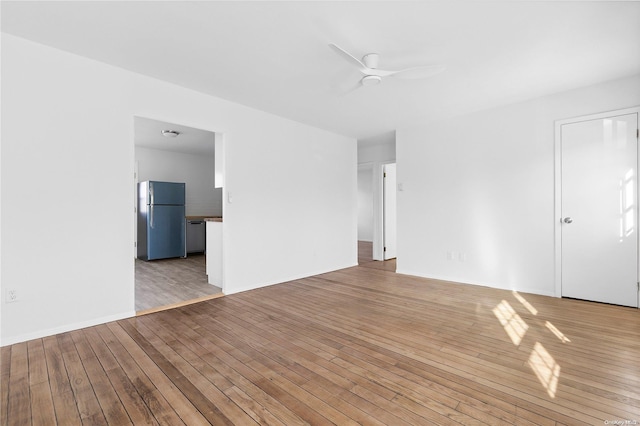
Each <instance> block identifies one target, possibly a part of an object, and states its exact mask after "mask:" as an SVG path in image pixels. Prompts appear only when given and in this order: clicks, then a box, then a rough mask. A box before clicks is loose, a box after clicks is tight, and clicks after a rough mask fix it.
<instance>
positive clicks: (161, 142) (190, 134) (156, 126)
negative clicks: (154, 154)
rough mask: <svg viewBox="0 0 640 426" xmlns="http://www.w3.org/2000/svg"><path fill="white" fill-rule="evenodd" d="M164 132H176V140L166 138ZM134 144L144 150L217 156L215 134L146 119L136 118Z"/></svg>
mask: <svg viewBox="0 0 640 426" xmlns="http://www.w3.org/2000/svg"><path fill="white" fill-rule="evenodd" d="M163 130H175V131H177V132H179V133H180V134H179V135H178V136H176V137H175V138H170V137H166V136H164V135H163V134H162V131H163ZM134 133H135V135H134V143H135V145H136V146H141V147H143V148H152V149H161V150H163V151H173V152H180V153H183V154H191V155H207V156H214V155H215V133H213V132H209V131H207V130H200V129H194V128H193V127H187V126H180V125H177V124H172V123H167V122H164V121H157V120H152V119H149V118H144V117H135V118H134Z"/></svg>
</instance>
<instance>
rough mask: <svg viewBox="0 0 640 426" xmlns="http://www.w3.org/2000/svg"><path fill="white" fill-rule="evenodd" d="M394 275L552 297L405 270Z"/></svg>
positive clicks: (546, 294)
mask: <svg viewBox="0 0 640 426" xmlns="http://www.w3.org/2000/svg"><path fill="white" fill-rule="evenodd" d="M396 274H401V275H410V276H414V277H419V278H425V279H429V280H435V281H444V282H449V283H451V284H463V285H475V286H479V287H487V288H495V289H498V290H510V291H517V292H518V293H529V294H537V295H540V296H549V297H554V295H553V293H551V292H547V291H542V290H539V289H531V288H515V287H509V286H504V285H499V284H498V285H496V283H485V282H480V281H460V280H458V279H455V278H452V277H442V276H433V275H425V274H423V273H420V272H414V271H409V270H405V269H401V270H396Z"/></svg>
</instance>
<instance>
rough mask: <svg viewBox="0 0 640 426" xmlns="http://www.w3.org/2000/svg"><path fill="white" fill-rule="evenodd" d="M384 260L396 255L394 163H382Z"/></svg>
mask: <svg viewBox="0 0 640 426" xmlns="http://www.w3.org/2000/svg"><path fill="white" fill-rule="evenodd" d="M383 199H384V200H383V204H384V260H388V259H394V258H395V257H396V165H395V163H393V164H385V165H384V190H383Z"/></svg>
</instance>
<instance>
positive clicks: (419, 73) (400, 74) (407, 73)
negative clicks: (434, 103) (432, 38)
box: [378, 65, 446, 80]
mask: <svg viewBox="0 0 640 426" xmlns="http://www.w3.org/2000/svg"><path fill="white" fill-rule="evenodd" d="M445 69H446V67H445V66H443V65H425V66H421V67H412V68H406V69H404V70H400V71H391V72H389V74H386V76H388V77H394V78H402V79H407V80H416V79H420V78H428V77H431V76H433V75H436V74H440V73H441V72H443V71H444V70H445ZM378 71H382V70H378Z"/></svg>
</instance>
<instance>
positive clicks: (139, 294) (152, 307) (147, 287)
mask: <svg viewBox="0 0 640 426" xmlns="http://www.w3.org/2000/svg"><path fill="white" fill-rule="evenodd" d="M222 295H223V294H222V289H221V288H219V287H216V286H213V285H211V284H209V283H208V282H207V273H206V256H205V255H194V256H187V257H186V258H184V259H162V260H152V261H144V260H138V259H136V312H137V313H138V315H141V314H146V313H150V312H155V311H160V310H164V309H168V308H173V307H177V306H182V305H186V304H189V303H193V302H197V301H202V300H207V299H213V298H215V297H220V296H222Z"/></svg>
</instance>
